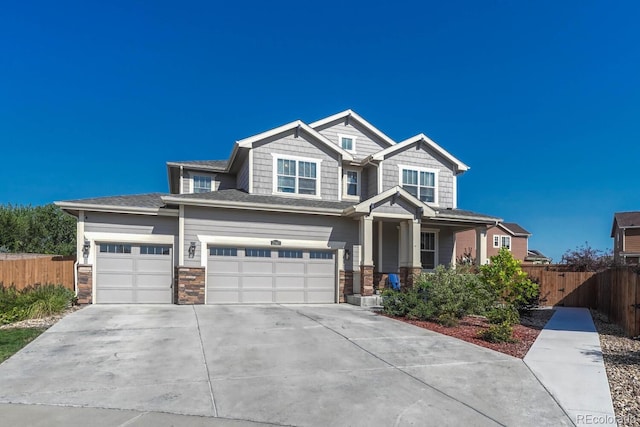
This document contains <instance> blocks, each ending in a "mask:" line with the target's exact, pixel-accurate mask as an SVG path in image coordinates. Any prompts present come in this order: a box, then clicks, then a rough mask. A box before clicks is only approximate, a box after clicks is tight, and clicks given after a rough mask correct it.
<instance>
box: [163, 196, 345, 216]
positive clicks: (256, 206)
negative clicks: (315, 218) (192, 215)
mask: <svg viewBox="0 0 640 427" xmlns="http://www.w3.org/2000/svg"><path fill="white" fill-rule="evenodd" d="M291 196H292V197H291V199H296V198H297V197H296V196H297V195H296V194H291ZM278 197H287V196H285V195H284V194H281V193H278ZM162 200H164V201H166V202H167V203H177V204H182V205H186V206H213V207H218V208H228V209H243V210H245V209H251V210H256V211H267V212H290V213H310V214H317V215H327V216H341V215H342V212H343V210H342V209H324V208H312V207H302V206H295V204H292V205H291V206H282V205H270V204H261V203H243V202H233V201H227V200H204V199H183V198H177V197H170V196H164V197H163V198H162ZM176 214H177V211H176ZM176 216H177V215H176Z"/></svg>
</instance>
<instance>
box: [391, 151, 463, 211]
mask: <svg viewBox="0 0 640 427" xmlns="http://www.w3.org/2000/svg"><path fill="white" fill-rule="evenodd" d="M382 163H383V168H382V174H383V175H382V183H383V185H382V190H383V191H384V190H388V189H389V188H392V187H395V186H396V185H400V175H399V171H400V170H399V168H398V165H406V166H415V167H422V168H431V169H437V170H438V171H439V173H438V205H439V207H441V208H452V207H453V179H454V178H453V171H452V168H453V165H451V164H450V163H449V162H447V161H446V160H445V159H443V158H442V157H441V156H439V155H438V154H436V153H428V152H426V151H425V150H424V149H420V150H417V149H416V147H415V146H412V147H409V148H407V149H405V150H402V151H400V152H397V153H395V154H394V155H393V156H391V157H389V158H387V159H385V160H384V161H383V162H382Z"/></svg>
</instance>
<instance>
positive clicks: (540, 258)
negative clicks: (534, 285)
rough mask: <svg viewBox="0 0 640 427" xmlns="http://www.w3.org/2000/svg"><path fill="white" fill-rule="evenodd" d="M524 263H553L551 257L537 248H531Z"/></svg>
mask: <svg viewBox="0 0 640 427" xmlns="http://www.w3.org/2000/svg"><path fill="white" fill-rule="evenodd" d="M524 264H551V258H549V257H548V256H546V255H544V254H543V253H542V252H540V251H538V250H536V249H529V250H528V251H527V256H526V257H525V259H524Z"/></svg>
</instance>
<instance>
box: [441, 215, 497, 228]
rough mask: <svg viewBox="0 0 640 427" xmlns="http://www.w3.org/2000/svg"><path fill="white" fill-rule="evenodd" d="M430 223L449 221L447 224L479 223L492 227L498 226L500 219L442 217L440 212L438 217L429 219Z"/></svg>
mask: <svg viewBox="0 0 640 427" xmlns="http://www.w3.org/2000/svg"><path fill="white" fill-rule="evenodd" d="M429 220H430V221H442V222H445V221H449V222H453V223H470V224H475V223H479V224H487V225H493V226H494V227H495V226H496V225H498V224H499V223H500V221H502V219H500V218H496V219H489V218H479V217H474V216H466V217H464V218H460V217H456V216H446V215H445V216H443V215H441V214H440V212H438V216H435V217H433V218H429Z"/></svg>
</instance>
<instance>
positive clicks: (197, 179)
mask: <svg viewBox="0 0 640 427" xmlns="http://www.w3.org/2000/svg"><path fill="white" fill-rule="evenodd" d="M210 191H211V177H210V176H199V175H195V176H194V177H193V192H194V193H209V192H210Z"/></svg>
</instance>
